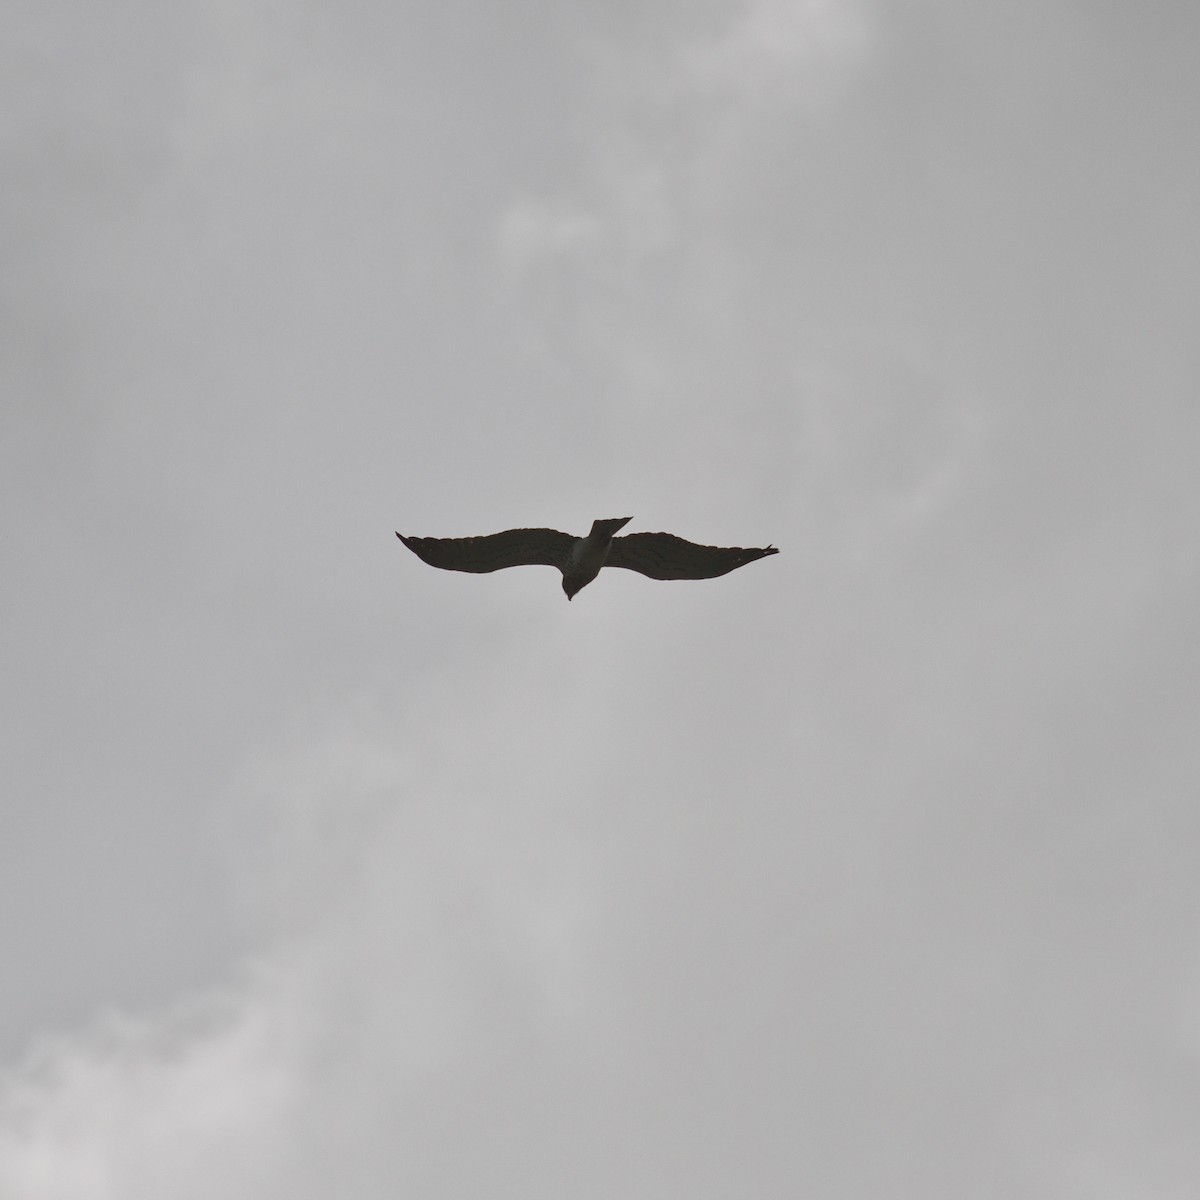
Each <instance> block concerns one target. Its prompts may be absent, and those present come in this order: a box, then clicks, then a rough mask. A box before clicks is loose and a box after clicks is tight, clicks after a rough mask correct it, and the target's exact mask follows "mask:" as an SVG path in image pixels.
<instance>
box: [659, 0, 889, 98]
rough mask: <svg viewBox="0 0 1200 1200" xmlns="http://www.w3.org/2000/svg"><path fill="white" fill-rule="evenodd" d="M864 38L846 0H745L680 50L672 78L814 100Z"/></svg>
mask: <svg viewBox="0 0 1200 1200" xmlns="http://www.w3.org/2000/svg"><path fill="white" fill-rule="evenodd" d="M872 42H873V27H872V22H871V20H870V19H869V17H868V15H867V14H866V13H865V12H864V11H863V9H862V7H861V6H860V5H859V4H856V3H853V2H850V0H750V2H749V3H744V4H741V5H739V6H737V12H736V13H735V15H734V16H733V17H732V19H731V20H730V21H729V23H728V25H727V26H726V27H725V28H724V29H723V30H722V31H721V32H720V33H718V34H716V35H715V36H708V37H705V38H701V39H697V40H696V41H695V42H694V43H692V44H691V45H689V46H688V47H686V48H685V49H684V50H683V52H682V53H681V55H680V58H679V66H680V78H681V80H682V81H683V82H685V83H687V84H690V85H691V86H693V87H695V88H697V89H698V90H701V91H712V92H716V93H718V94H721V95H724V96H726V97H729V98H733V99H736V100H738V101H741V102H745V103H761V102H767V103H771V104H774V103H778V102H780V101H786V100H793V101H799V100H802V101H804V102H807V103H820V102H821V101H823V100H824V99H825V98H826V97H828V96H830V95H832V94H836V92H837V89H838V86H839V84H840V82H841V81H842V79H843V78H844V77H845V75H846V73H847V71H848V69H849V68H852V67H853V66H855V65H856V64H857V63H859V62H861V61H862V59H863V58H864V57H865V56H866V55H867V54H868V53H869V51H870V50H871V47H872Z"/></svg>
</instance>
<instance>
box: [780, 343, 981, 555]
mask: <svg viewBox="0 0 1200 1200" xmlns="http://www.w3.org/2000/svg"><path fill="white" fill-rule="evenodd" d="M796 386H797V391H798V393H799V396H798V398H799V401H800V406H801V407H800V411H801V413H802V418H801V423H800V427H799V431H798V436H799V446H798V453H799V456H800V460H801V467H800V470H799V471H798V472H797V477H798V478H800V479H802V480H803V481H804V483H803V485H802V486H803V490H804V498H805V501H806V502H809V503H815V504H817V505H818V506H820V507H823V508H825V509H826V515H827V517H828V518H829V519H830V520H831V522H832V524H831V528H833V529H835V530H836V531H837V536H838V541H839V544H840V545H841V546H842V548H843V550H844V552H845V553H846V554H847V555H848V556H849V557H850V558H851V559H860V558H863V557H873V556H874V555H876V554H878V553H879V552H880V551H881V550H882V549H883V548H884V547H885V546H886V545H895V544H897V543H899V544H901V545H903V544H904V543H905V542H907V541H908V540H909V539H910V538H911V537H912V536H914V535H915V534H916V533H917V532H918V531H919V529H920V528H921V527H922V526H923V525H924V524H925V523H927V522H929V521H931V520H934V519H936V517H937V515H938V513H939V512H941V511H944V510H945V509H946V507H947V506H948V505H950V504H951V503H952V500H953V497H954V495H955V494H956V493H957V492H958V490H959V489H960V488H962V487H963V486H964V485H965V484H966V482H967V481H968V478H969V474H970V468H971V466H972V464H979V463H980V462H981V461H982V457H983V455H984V453H985V452H986V442H987V432H988V422H987V420H986V418H985V412H986V409H985V406H984V403H983V399H982V398H981V397H977V396H974V395H972V394H971V392H970V390H969V389H968V388H967V386H966V385H965V384H963V383H962V382H960V381H958V380H956V379H955V378H954V377H953V376H952V375H950V374H948V373H946V372H945V371H943V370H941V369H939V368H938V367H937V365H936V364H935V363H934V362H932V361H931V360H930V359H929V358H928V356H927V355H925V354H922V353H921V352H920V351H919V350H918V349H917V348H916V347H914V346H912V345H905V344H903V343H900V342H897V341H895V340H893V339H883V338H879V339H874V340H870V341H863V342H861V343H859V344H857V345H848V346H846V347H844V349H843V351H842V352H841V353H837V352H835V351H834V350H833V349H832V348H830V349H829V350H828V351H827V352H826V353H825V354H823V355H818V354H811V355H808V356H807V357H806V358H805V359H804V361H803V362H802V363H801V364H800V365H799V366H798V367H797V374H796Z"/></svg>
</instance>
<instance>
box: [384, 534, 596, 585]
mask: <svg viewBox="0 0 1200 1200" xmlns="http://www.w3.org/2000/svg"><path fill="white" fill-rule="evenodd" d="M396 536H397V537H398V538H399V539H400V540H401V541H402V542H403V543H404V544H405V545H406V546H407V547H408V548H409V549H410V550H411V551H412V552H413V553H414V554H415V555H416V556H417V557H418V558H420V559H423V560H424V561H425V562H427V563H428V564H429V565H430V566H431V567H441V568H442V570H443V571H471V572H474V573H476V574H482V573H484V572H487V571H500V570H503V569H504V568H505V567H526V566H544V567H558V568H559V569H560V570H561V569H562V567H563V564H564V563H566V561H567V558H568V556H569V555H570V553H571V547H572V545H574V543H575V539H574V538H573V537H572V536H571V535H570V534H569V533H559V531H558V530H557V529H506V530H505V531H504V532H503V533H490V534H487V535H486V536H485V537H463V538H428V537H405V536H404V534H402V533H397V534H396Z"/></svg>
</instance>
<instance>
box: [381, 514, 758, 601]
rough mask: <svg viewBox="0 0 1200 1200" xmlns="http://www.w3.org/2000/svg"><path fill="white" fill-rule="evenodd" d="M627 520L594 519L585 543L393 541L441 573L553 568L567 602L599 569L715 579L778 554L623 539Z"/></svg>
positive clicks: (518, 537)
mask: <svg viewBox="0 0 1200 1200" xmlns="http://www.w3.org/2000/svg"><path fill="white" fill-rule="evenodd" d="M632 519H633V518H632V517H609V518H599V519H597V520H595V521H593V522H592V529H591V532H590V533H589V534H588V535H587V536H586V537H573V536H572V535H571V534H569V533H561V532H559V530H557V529H506V530H504V532H503V533H491V534H487V535H486V536H484V537H463V538H429V537H405V536H404V534H402V533H397V534H396V536H397V537H398V538H399V539H400V540H401V541H402V542H403V543H404V544H405V545H406V546H407V547H408V548H409V549H410V550H411V551H412V552H413V553H414V554H415V555H416V556H417V557H418V558H420V559H422V560H423V561H424V562H427V563H428V564H429V565H430V566H431V567H440V568H441V569H442V570H443V571H470V572H473V573H475V574H482V573H485V572H488V571H501V570H503V569H504V568H505V567H527V566H544V567H557V568H558V570H559V571H561V572H562V577H563V578H562V588H563V591H564V592H566V594H567V599H568V600H570V599H572V598H573V597H574V596H575V594H576V593H577V592H579V591H580V590H581V589H582V588H585V587H587V585H588V584H589V583H591V582H592V580H593V579H595V578H596V576H597V575H599V574H600V570H601V568H602V567H622V568H624V569H625V570H627V571H637V572H638V573H639V574H641V575H648V576H649V577H650V578H651V579H715V578H716V577H717V576H718V575H727V574H728V573H729V572H730V571H736V570H737V568H738V567H744V566H745V565H746V564H747V563H752V562H755V561H756V560H757V559H760V558H766V557H767V555H769V554H778V553H779V551H778V550H777V549H776V548H775V547H774V546H765V547H763V548H762V549H743V548H742V547H741V546H700V545H697V543H695V542H689V541H687V540H686V539H685V538H681V537H676V536H675V535H674V534H673V533H628V534H625V535H624V536H623V537H617V536H616V533H617V530H619V529H621V528H623V527H624V526H625V525H627V524H628V523H629V522H630V521H631V520H632Z"/></svg>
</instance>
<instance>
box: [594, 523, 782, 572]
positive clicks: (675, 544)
mask: <svg viewBox="0 0 1200 1200" xmlns="http://www.w3.org/2000/svg"><path fill="white" fill-rule="evenodd" d="M778 553H779V551H778V550H776V549H775V547H774V546H767V547H765V548H764V549H761V550H760V549H743V548H742V547H741V546H700V545H697V544H696V543H695V542H689V541H687V540H686V539H684V538H681V537H676V536H675V535H674V534H673V533H629V534H626V535H625V536H624V537H617V538H613V541H612V546H611V547H610V549H609V551H608V560H607V561H606V562H605V564H604V565H605V566H606V567H624V568H625V569H626V570H628V571H637V572H639V573H640V574H642V575H648V576H649V577H650V578H651V579H715V578H716V577H717V576H718V575H726V574H728V573H729V572H730V571H736V570H737V568H738V567H744V566H745V565H746V564H747V563H752V562H755V561H756V560H758V559H760V558H766V556H767V555H768V554H778Z"/></svg>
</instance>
